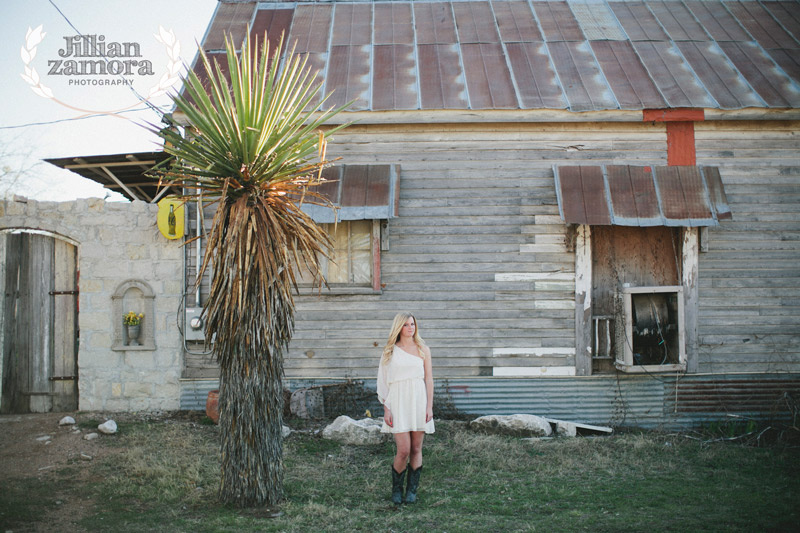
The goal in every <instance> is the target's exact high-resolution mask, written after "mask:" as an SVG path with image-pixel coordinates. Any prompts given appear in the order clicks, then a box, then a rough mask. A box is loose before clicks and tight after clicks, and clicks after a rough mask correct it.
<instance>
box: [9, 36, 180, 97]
mask: <svg viewBox="0 0 800 533" xmlns="http://www.w3.org/2000/svg"><path fill="white" fill-rule="evenodd" d="M42 26H43V25H42V24H40V25H39V26H38V27H37V28H36V29H31V28H30V27H28V31H27V32H26V33H25V45H24V46H22V47H21V48H20V52H19V53H20V57H21V58H22V62H23V63H24V64H25V71H24V73H23V74H21V76H22V79H23V80H25V82H26V83H27V84H28V85H29V86H30V88H31V90H32V91H33V92H35V93H36V94H37V95H39V96H41V97H42V98H47V99H50V100H53V101H54V102H58V103H59V104H62V105H64V106H66V107H69V108H71V109H75V110H78V111H83V112H86V113H97V112H98V111H92V110H89V109H80V108H77V107H73V106H71V105H68V104H66V103H64V102H61V101H60V100H58V99H57V98H55V96H54V94H53V91H52V90H51V89H50V88H49V87H47V86H46V85H45V84H44V83H42V79H41V77H40V76H39V73H38V72H36V67H34V66H33V65H31V63H32V62H33V59H34V58H35V57H36V50H37V47H38V46H39V44H41V42H42V41H43V40H44V37H45V35H47V33H46V32H44V31H42ZM153 36H154V37H155V38H156V40H157V41H158V42H160V43H161V44H163V45H164V47H165V48H166V51H167V57H168V58H169V61H168V62H167V71H166V72H165V73H164V74H163V75H162V76H161V78H160V79H159V80H158V83H157V84H155V85H153V86H152V87H151V88H150V90H149V91H148V93H147V97H146V98H147V99H150V98H155V97H156V96H160V95H162V94H164V93H166V92H167V91H168V90H169V89H170V88H171V87H173V86H174V85H175V84H176V83H178V82H179V81H180V79H181V77H180V75H181V69H182V68H183V62H182V61H181V58H180V54H181V43H180V42H179V41H178V39H177V38H176V37H175V33H174V32H173V31H172V29H170V30H166V29H164V27H163V26H161V25H159V26H158V33H157V34H154V35H153ZM135 105H138V102H137V103H136V104H133V105H131V106H129V107H126V108H123V109H117V110H114V111H105V112H102V111H101V112H100V113H116V112H118V111H123V110H124V109H130V108H131V107H133V106H135Z"/></svg>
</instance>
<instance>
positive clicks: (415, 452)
mask: <svg viewBox="0 0 800 533" xmlns="http://www.w3.org/2000/svg"><path fill="white" fill-rule="evenodd" d="M424 438H425V432H424V431H412V432H411V438H410V450H409V452H410V457H411V468H413V469H414V470H416V469H417V468H419V467H420V466H422V439H424Z"/></svg>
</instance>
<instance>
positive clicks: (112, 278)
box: [0, 197, 183, 411]
mask: <svg viewBox="0 0 800 533" xmlns="http://www.w3.org/2000/svg"><path fill="white" fill-rule="evenodd" d="M157 211H158V208H157V206H156V205H154V204H147V203H145V202H140V201H137V202H133V203H122V202H105V201H103V200H100V199H88V200H87V199H81V200H76V201H72V202H37V201H34V200H28V199H25V198H21V197H15V198H13V199H6V200H3V201H2V203H0V231H7V230H9V229H23V230H33V231H40V232H46V233H48V234H53V236H55V237H56V238H59V237H60V238H63V239H64V240H67V241H70V242H72V243H73V244H76V246H77V249H78V269H79V272H80V275H79V290H80V296H79V298H80V299H79V312H78V325H79V330H80V345H79V349H78V369H79V371H78V391H79V409H80V410H83V411H96V410H103V411H148V410H149V411H152V410H170V409H178V407H179V400H180V385H179V378H180V368H181V364H182V363H181V354H182V346H181V337H180V332H179V330H178V327H177V323H176V322H177V321H176V315H177V311H178V306H179V305H180V299H181V293H182V289H183V287H182V283H181V269H182V253H183V251H182V248H181V242H182V241H181V240H174V241H170V240H167V239H166V238H165V237H163V236H162V235H161V233H160V232H159V230H158V227H157V223H156V214H157ZM130 310H134V311H136V312H137V313H138V312H144V314H145V317H144V319H143V321H142V330H143V334H142V339H141V340H142V342H141V346H129V345H127V344H126V340H127V339H126V334H125V333H124V330H123V327H122V314H123V313H125V312H127V311H130Z"/></svg>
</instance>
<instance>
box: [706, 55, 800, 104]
mask: <svg viewBox="0 0 800 533" xmlns="http://www.w3.org/2000/svg"><path fill="white" fill-rule="evenodd" d="M719 45H720V47H721V48H722V50H723V51H724V52H725V55H727V56H728V58H730V60H731V61H732V62H733V64H734V66H736V68H737V69H738V70H739V72H741V73H742V75H743V76H744V77H745V78H746V79H747V81H748V82H749V83H750V86H751V87H752V88H753V89H755V91H756V92H757V93H758V95H759V96H760V97H761V98H762V99H763V100H764V101H765V102H766V103H767V106H769V107H797V106H798V105H800V92H798V90H797V88H796V87H795V86H793V84H792V82H791V80H790V79H789V78H788V77H787V76H786V75H784V74H783V73H782V72H780V71H778V69H776V68H775V65H774V64H773V63H772V61H771V60H770V58H769V57H768V56H767V55H766V54H765V53H764V51H763V49H762V48H761V47H759V46H758V45H757V44H755V43H719Z"/></svg>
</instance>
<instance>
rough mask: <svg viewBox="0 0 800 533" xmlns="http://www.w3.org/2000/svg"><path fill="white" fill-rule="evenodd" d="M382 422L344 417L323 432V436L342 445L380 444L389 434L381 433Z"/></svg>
mask: <svg viewBox="0 0 800 533" xmlns="http://www.w3.org/2000/svg"><path fill="white" fill-rule="evenodd" d="M381 426H382V424H381V422H380V421H378V420H374V419H372V418H364V419H362V420H353V419H352V418H350V417H349V416H345V415H342V416H340V417H339V418H337V419H336V420H334V421H333V423H331V424H330V425H329V426H327V427H326V428H325V429H323V430H322V436H323V437H324V438H326V439H330V440H335V441H337V442H341V443H342V444H352V445H364V444H380V443H381V442H383V441H385V440H387V438H388V434H385V433H381Z"/></svg>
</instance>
